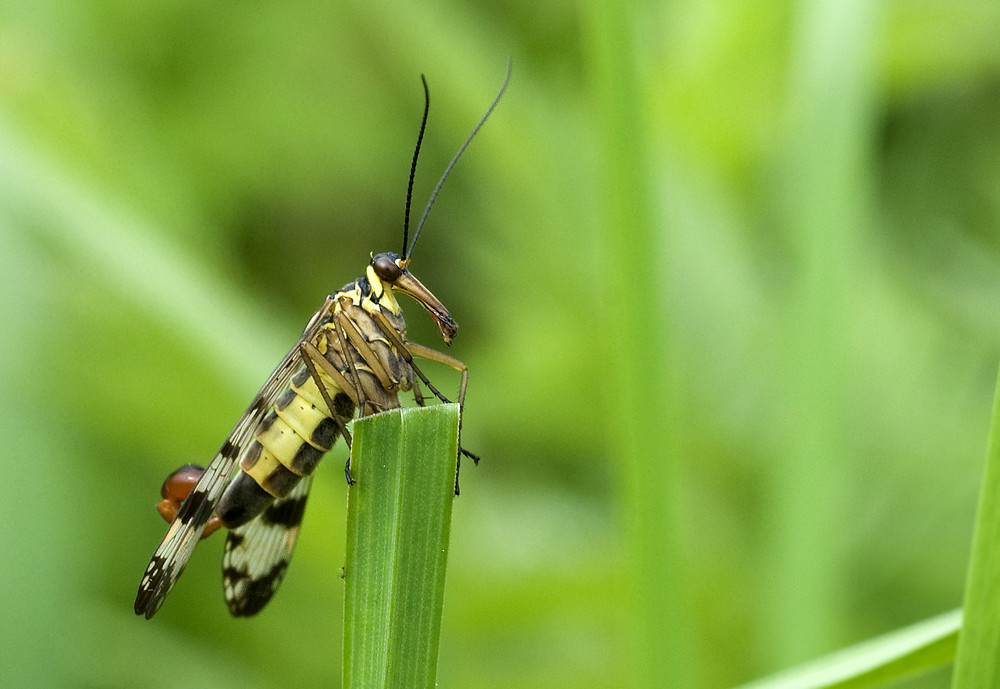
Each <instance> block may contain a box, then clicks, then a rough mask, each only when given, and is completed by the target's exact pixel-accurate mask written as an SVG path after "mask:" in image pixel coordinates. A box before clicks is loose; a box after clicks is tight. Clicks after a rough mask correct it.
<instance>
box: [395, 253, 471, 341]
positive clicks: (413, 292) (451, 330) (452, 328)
mask: <svg viewBox="0 0 1000 689" xmlns="http://www.w3.org/2000/svg"><path fill="white" fill-rule="evenodd" d="M391 284H392V289H393V291H396V292H402V293H403V294H405V295H407V296H410V297H413V299H415V300H416V301H417V302H418V303H419V304H420V305H421V306H423V307H424V308H425V309H427V311H428V312H429V313H430V314H431V316H433V317H434V321H435V322H436V323H437V326H438V330H440V331H441V337H443V338H444V341H445V342H447V343H448V344H451V341H452V340H453V339H454V338H455V335H457V334H458V323H456V322H455V319H454V318H452V317H451V314H450V313H448V309H446V308H445V306H444V304H442V303H441V301H440V300H439V299H438V298H437V297H435V296H434V295H433V294H432V293H431V291H430V290H429V289H427V288H426V287H424V286H423V284H422V283H421V282H420V280H418V279H417V278H415V277H414V276H413V274H412V273H411V272H410V271H408V270H405V269H402V270H400V271H399V276H398V277H397V278H396V279H395V280H394V281H393V282H392V283H391Z"/></svg>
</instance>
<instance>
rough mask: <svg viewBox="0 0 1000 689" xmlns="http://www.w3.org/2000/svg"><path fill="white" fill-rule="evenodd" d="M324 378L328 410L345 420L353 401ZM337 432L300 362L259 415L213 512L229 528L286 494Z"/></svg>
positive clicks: (351, 411) (314, 382)
mask: <svg viewBox="0 0 1000 689" xmlns="http://www.w3.org/2000/svg"><path fill="white" fill-rule="evenodd" d="M323 382H324V384H325V386H326V388H327V390H328V391H329V393H330V397H331V399H332V400H333V404H334V407H335V409H334V410H333V412H334V413H335V414H337V416H339V417H340V419H341V421H342V422H343V423H345V424H346V423H347V422H349V421H350V420H351V418H352V417H353V416H354V403H353V402H352V401H351V398H350V397H349V396H348V395H347V394H346V393H345V392H343V391H342V390H341V389H340V388H338V387H337V386H336V384H335V383H334V382H333V381H331V380H328V379H324V381H323ZM339 432H340V430H339V426H338V424H337V421H336V420H334V418H333V416H332V414H331V413H330V411H329V410H328V409H327V405H326V403H325V402H324V400H323V396H322V395H321V394H320V392H319V389H318V388H317V387H316V381H314V380H313V378H312V376H310V375H309V370H308V369H307V368H306V367H305V366H303V367H301V368H300V369H299V370H298V371H297V372H296V373H295V375H294V376H292V381H291V383H290V385H289V387H288V389H287V390H285V392H284V393H282V395H281V396H280V397H279V398H278V399H277V400H276V401H275V403H274V405H273V406H272V407H271V411H269V412H268V413H267V415H266V416H265V417H264V418H263V419H262V420H261V422H260V425H259V426H258V427H257V430H256V431H255V432H254V439H253V441H252V443H251V445H250V448H249V449H248V450H247V452H246V454H245V455H244V456H243V458H242V460H241V462H240V469H241V471H240V473H239V474H237V476H236V478H234V479H233V481H232V483H230V484H229V487H228V488H226V492H225V493H224V494H223V495H222V498H221V499H220V500H219V504H218V506H217V507H216V513H217V514H218V515H219V517H220V518H221V519H222V522H223V524H224V525H225V526H226V527H228V528H233V527H237V526H240V525H242V524H245V523H247V522H248V521H250V520H251V519H253V518H254V517H256V516H257V515H258V514H260V513H261V512H262V511H264V509H265V508H267V506H268V505H269V504H271V502H272V501H273V500H274V499H275V498H281V497H284V496H286V495H288V493H289V492H290V491H291V490H292V488H294V487H295V484H297V483H298V482H299V480H301V478H302V477H303V476H309V475H310V474H312V472H313V470H314V469H315V468H316V465H317V464H319V460H320V459H322V457H323V455H324V454H326V453H327V452H328V451H329V450H330V448H332V447H333V445H334V443H335V442H336V440H337V435H338V434H339Z"/></svg>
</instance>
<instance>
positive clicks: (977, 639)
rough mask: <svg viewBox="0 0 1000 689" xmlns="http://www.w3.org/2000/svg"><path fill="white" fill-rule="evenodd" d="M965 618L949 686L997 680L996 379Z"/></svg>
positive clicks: (966, 687)
mask: <svg viewBox="0 0 1000 689" xmlns="http://www.w3.org/2000/svg"><path fill="white" fill-rule="evenodd" d="M963 609H964V611H965V622H964V624H963V626H962V636H961V640H960V642H959V644H958V655H957V657H956V659H955V674H954V676H953V682H952V687H953V689H972V688H976V689H978V688H979V687H995V686H998V684H997V683H998V682H1000V378H998V381H997V387H996V392H995V393H994V400H993V416H992V419H991V420H990V437H989V443H988V447H987V452H986V468H985V470H984V473H983V485H982V488H981V490H980V495H979V510H978V512H977V514H976V526H975V530H974V531H973V537H972V556H971V558H970V560H969V572H968V576H967V578H966V590H965V605H964V608H963Z"/></svg>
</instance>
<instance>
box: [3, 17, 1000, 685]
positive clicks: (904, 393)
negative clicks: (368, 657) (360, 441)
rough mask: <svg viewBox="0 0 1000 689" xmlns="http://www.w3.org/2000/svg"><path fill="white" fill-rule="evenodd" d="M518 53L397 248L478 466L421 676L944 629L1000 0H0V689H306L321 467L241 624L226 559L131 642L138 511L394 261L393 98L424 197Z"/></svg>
mask: <svg viewBox="0 0 1000 689" xmlns="http://www.w3.org/2000/svg"><path fill="white" fill-rule="evenodd" d="M508 57H511V58H512V59H513V63H514V77H513V81H512V83H511V87H510V89H509V91H508V93H507V96H506V97H505V99H504V101H503V102H502V103H501V105H500V106H499V108H498V110H497V111H496V113H495V115H494V117H493V119H492V120H490V122H489V123H488V124H487V125H486V127H485V128H484V130H483V131H482V133H481V135H480V136H479V138H478V139H477V140H476V141H475V142H474V143H473V145H472V147H471V148H470V149H469V152H468V154H467V155H466V157H465V158H464V159H463V160H462V162H461V164H460V165H459V167H458V168H457V170H456V172H455V174H454V175H453V176H452V178H451V179H450V180H449V182H448V184H447V185H446V187H445V189H444V192H443V193H442V196H441V198H440V200H439V202H438V204H437V205H436V207H435V210H434V213H433V214H432V215H431V219H430V222H429V223H428V225H427V227H426V231H425V232H424V235H423V237H422V239H421V243H420V245H419V246H418V248H417V250H416V252H415V254H414V260H413V265H412V267H413V272H414V273H415V274H416V275H417V276H418V277H420V279H421V280H423V282H424V283H425V284H426V285H427V286H428V287H429V288H430V289H432V290H433V291H434V292H435V293H436V294H437V295H438V296H439V297H440V298H441V299H442V301H444V302H445V303H446V304H447V305H448V306H449V308H450V309H451V311H452V313H453V315H454V316H455V317H456V319H457V320H458V322H459V323H460V324H461V327H462V329H461V333H460V336H459V338H458V339H457V340H456V342H455V345H454V346H453V347H452V348H451V349H450V351H449V353H450V354H453V355H455V356H458V357H460V358H462V359H464V360H465V361H466V362H467V363H468V364H469V367H470V372H471V373H470V382H469V395H468V399H467V414H466V418H465V424H464V428H465V435H464V443H465V444H466V445H467V446H468V447H469V448H471V449H473V450H474V451H476V452H478V453H479V454H481V455H482V456H483V458H484V459H483V462H482V464H481V465H480V466H479V467H478V468H472V467H471V466H470V467H467V468H466V470H464V471H463V473H462V496H461V498H460V499H459V500H458V502H457V503H456V505H455V512H454V527H453V529H454V531H453V536H452V550H451V561H450V569H449V574H448V577H449V580H448V589H447V595H446V604H445V619H444V638H443V640H442V645H441V648H442V651H441V660H440V684H441V686H450V687H467V688H490V689H492V688H499V687H518V688H519V689H530V688H535V687H537V688H543V687H576V688H579V689H585V688H589V687H620V686H655V685H656V683H657V682H659V683H660V684H659V685H660V686H664V685H666V686H682V687H688V686H690V687H726V686H731V685H733V684H736V683H739V682H743V681H747V680H749V679H752V678H754V677H757V676H760V675H763V674H766V673H769V672H772V671H774V670H777V669H780V668H782V667H786V666H788V665H789V664H792V663H795V662H799V661H802V660H805V659H808V658H811V657H814V656H816V655H819V654H822V653H826V652H829V651H832V650H834V649H837V648H839V647H842V646H844V645H847V644H850V643H854V642H857V641H860V640H862V639H865V638H868V637H870V636H873V635H876V634H880V633H883V632H886V631H889V630H892V629H895V628H897V627H900V626H903V625H906V624H909V623H912V622H916V621H918V620H921V619H923V618H926V617H929V616H932V615H935V614H937V613H940V612H943V611H946V610H949V609H952V608H954V607H957V606H958V605H960V604H961V596H962V588H963V579H964V572H965V566H966V558H967V553H968V548H969V542H970V538H971V525H972V520H973V516H974V510H975V502H976V496H977V489H978V483H979V478H980V469H981V466H982V461H983V453H984V448H985V442H986V437H985V436H986V429H987V421H988V415H989V410H990V404H991V399H992V392H993V387H994V382H995V379H996V370H997V362H998V358H1000V232H998V228H1000V117H998V113H1000V3H997V2H995V0H950V1H946V0H920V1H917V2H886V3H867V2H860V1H857V0H844V1H843V2H833V1H832V0H817V1H813V2H808V1H804V2H797V3H788V2H744V3H738V2H724V1H709V2H705V1H704V0H698V1H690V0H688V1H678V2H671V3H643V2H637V3H631V4H627V5H626V4H625V3H615V2H611V1H610V0H607V1H605V2H594V3H571V2H558V1H554V0H548V1H544V0H543V1H542V2H502V3H487V2H477V3H458V2H453V1H452V0H432V1H430V2H422V3H419V4H417V3H401V2H377V1H376V2H369V3H363V4H354V3H341V2H327V3H319V2H291V3H254V4H243V3H212V4H208V3H191V2H176V1H173V2H156V1H155V0H154V1H153V2H146V3H125V2H86V1H83V2H69V3H67V2H51V0H40V1H38V2H34V3H31V4H27V3H18V2H11V1H10V0H0V287H2V290H0V294H2V298H0V309H2V312H0V324H2V325H0V331H2V332H0V384H2V386H3V387H2V390H3V393H4V395H3V396H4V402H3V404H4V407H3V410H2V411H3V413H2V416H0V418H2V422H0V424H2V426H0V430H2V432H3V433H4V437H6V438H7V442H5V444H4V445H5V451H4V452H3V455H2V457H3V458H2V460H0V461H2V462H3V464H2V466H3V470H4V474H5V475H6V476H7V479H6V482H5V483H6V485H7V486H8V488H9V490H7V491H6V492H5V495H4V499H3V500H2V503H0V504H2V507H0V513H2V515H3V518H4V521H3V528H2V534H3V535H2V543H3V553H4V555H3V558H2V561H0V591H2V594H0V595H2V599H3V610H4V621H3V623H2V624H0V648H2V649H3V650H2V651H0V667H3V668H4V670H3V674H4V684H5V686H11V687H176V686H179V685H181V684H183V685H185V686H196V687H197V686H213V687H243V688H246V687H265V686H269V687H270V686H287V687H293V686H294V687H319V686H336V685H337V683H338V682H339V676H340V641H339V636H340V626H341V605H342V596H343V588H342V587H343V584H342V581H341V579H340V578H339V571H340V567H341V565H342V563H343V552H344V550H343V549H344V545H343V538H344V505H345V493H346V490H345V486H344V481H343V474H342V472H341V466H342V462H343V459H344V454H343V449H339V452H336V453H334V454H333V455H332V456H331V458H330V459H328V460H327V461H326V462H325V463H324V468H323V469H321V470H320V471H319V474H318V479H317V481H316V483H315V484H314V489H313V497H312V499H311V501H310V507H309V510H308V513H307V516H306V519H305V527H304V529H303V531H302V536H301V539H300V544H299V548H298V550H297V553H296V556H295V560H294V564H293V565H292V568H291V570H290V572H289V575H288V577H287V579H286V582H285V584H284V585H283V587H282V589H281V591H280V593H279V594H278V595H277V597H276V599H275V600H274V602H273V603H272V604H271V605H270V606H269V608H268V609H267V610H266V611H265V612H264V613H262V615H261V616H260V617H258V618H256V619H254V620H252V621H249V622H248V621H242V620H241V621H236V620H232V619H230V618H229V616H228V614H227V613H226V610H225V607H224V605H223V603H222V599H221V586H220V574H219V560H220V557H221V548H222V545H221V539H218V538H216V539H212V540H211V541H208V542H206V543H204V544H202V546H201V547H200V548H199V550H198V552H197V553H196V555H195V557H194V558H193V559H192V561H191V565H190V566H189V568H188V569H187V573H186V575H185V576H184V578H183V579H182V580H181V582H180V584H179V585H178V586H177V588H176V589H175V590H174V592H173V593H172V594H171V596H170V598H169V600H168V602H167V604H166V605H165V607H164V609H163V610H162V612H161V613H160V614H159V615H158V616H157V617H156V618H155V619H154V620H153V621H152V622H146V621H144V620H141V619H138V618H135V617H134V616H133V614H132V610H131V608H132V601H133V597H134V593H135V589H136V586H137V584H138V581H139V578H140V575H141V573H142V571H143V568H144V567H145V564H146V562H147V559H148V557H149V555H150V554H151V552H152V550H153V548H154V547H155V545H156V544H157V543H158V541H159V539H160V538H161V536H162V534H163V531H164V528H165V525H164V524H163V523H162V522H161V521H159V517H158V516H157V515H156V513H155V511H154V510H153V505H154V504H155V502H156V500H157V499H158V491H159V485H160V482H161V481H162V479H163V477H164V476H165V475H166V473H168V472H169V471H170V470H172V469H173V468H175V467H176V466H178V465H179V464H181V463H185V462H191V461H194V462H206V461H208V459H209V458H210V457H211V455H212V453H213V452H214V451H215V450H216V449H217V447H218V445H219V444H220V442H221V441H222V439H223V438H224V437H225V434H226V432H227V431H228V429H229V428H230V427H231V425H232V423H233V422H234V421H235V420H236V418H237V417H238V416H239V414H240V413H241V412H242V410H243V409H244V407H245V406H246V404H247V403H248V401H249V399H250V398H251V396H252V395H253V393H254V392H255V391H256V389H257V388H258V386H259V385H260V384H261V383H262V381H263V380H264V379H265V377H266V376H267V374H268V373H269V372H270V370H271V368H272V367H273V366H274V365H275V364H276V363H277V361H278V360H279V359H280V358H281V356H282V355H283V354H284V353H285V351H287V349H288V347H289V346H290V345H291V344H292V343H293V342H294V341H295V339H296V337H297V336H298V334H299V332H300V331H301V328H302V327H303V325H304V324H305V322H306V321H307V319H308V318H309V316H310V315H311V314H312V313H313V311H314V310H315V309H316V308H318V307H319V305H320V304H321V303H322V301H323V299H324V297H325V295H326V294H327V293H329V292H331V291H334V290H336V289H337V288H339V287H340V286H342V285H343V284H345V283H346V282H348V281H350V280H352V279H354V278H355V277H357V276H358V275H359V274H360V273H361V271H362V270H363V268H364V265H365V263H366V261H367V257H368V254H369V252H370V251H383V250H398V246H399V243H400V226H401V216H402V207H403V197H404V191H405V183H406V175H407V172H408V169H409V161H410V156H411V151H412V144H413V140H414V137H415V134H416V130H417V127H418V124H419V118H420V112H421V107H422V94H421V89H420V82H419V75H420V73H424V74H426V76H427V79H428V81H429V84H430V89H431V99H432V106H431V115H430V122H429V128H428V134H427V137H426V143H425V146H424V153H423V158H422V160H421V167H420V170H419V174H418V184H417V189H416V193H415V204H416V205H417V206H418V207H421V206H422V204H423V202H424V200H425V199H426V198H427V195H428V193H429V191H430V189H431V188H432V187H433V184H434V183H435V182H436V180H437V176H438V175H439V174H440V171H441V170H442V169H443V168H444V166H445V165H446V163H447V161H448V159H449V158H450V156H451V155H452V154H453V153H454V151H455V150H456V149H457V147H458V146H459V144H460V143H461V141H462V139H463V138H464V137H465V135H466V134H467V132H468V131H469V130H470V129H471V127H472V125H473V124H474V123H475V121H476V119H477V118H478V117H479V115H480V114H481V113H482V111H483V110H484V109H485V107H486V106H487V104H488V103H489V101H490V99H491V98H492V96H493V94H494V93H495V91H496V89H497V88H498V87H499V85H500V81H501V79H502V76H503V70H504V66H505V64H506V61H507V58H508ZM406 306H407V305H406V304H404V309H406ZM407 314H408V315H409V323H410V335H411V337H412V338H413V339H415V340H417V341H420V342H423V343H425V344H431V345H435V346H437V345H438V344H439V343H440V339H439V337H438V335H437V332H436V329H435V328H434V326H433V324H432V323H431V322H430V319H428V318H427V317H426V315H425V314H423V313H422V312H421V311H420V310H419V309H414V308H410V309H409V310H408V311H407ZM430 373H433V374H434V376H435V378H436V379H438V380H441V381H442V384H443V385H444V387H445V388H446V389H453V387H454V385H456V384H457V379H456V378H455V377H454V376H451V377H449V372H448V371H447V370H443V371H439V370H431V371H430ZM449 386H451V387H449ZM16 481H17V482H19V483H17V484H16V485H15V482H16ZM947 682H948V674H947V670H940V671H937V672H935V673H933V674H931V675H929V676H925V677H923V678H919V679H916V680H914V681H911V682H910V683H908V684H906V686H907V687H921V688H923V687H940V686H946V685H947Z"/></svg>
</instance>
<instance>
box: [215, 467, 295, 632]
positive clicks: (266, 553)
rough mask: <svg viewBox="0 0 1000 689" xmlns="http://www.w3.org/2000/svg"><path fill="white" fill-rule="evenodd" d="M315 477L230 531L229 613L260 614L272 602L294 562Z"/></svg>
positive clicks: (226, 568) (225, 566)
mask: <svg viewBox="0 0 1000 689" xmlns="http://www.w3.org/2000/svg"><path fill="white" fill-rule="evenodd" d="M311 482H312V476H306V477H304V478H303V479H302V480H301V481H299V483H298V485H296V486H295V488H293V489H292V491H291V492H290V493H289V494H288V495H287V496H285V497H284V498H278V499H277V500H275V501H274V503H272V504H271V506H270V507H268V508H267V509H266V510H265V511H264V512H262V513H261V514H260V516H258V517H257V518H256V519H253V520H251V521H250V522H249V523H247V524H244V525H243V526H241V527H238V528H235V529H232V530H230V532H229V538H227V539H226V552H225V554H224V555H223V556H222V586H223V589H224V590H225V594H226V605H228V606H229V612H231V613H232V614H233V615H234V616H236V617H249V616H251V615H256V614H257V613H258V612H260V610H261V609H262V608H263V607H264V606H265V605H267V602H268V601H269V600H271V596H273V595H274V592H275V591H277V590H278V587H279V586H280V585H281V581H282V579H283V578H284V576H285V571H286V570H287V569H288V563H289V561H291V559H292V551H293V550H294V549H295V542H296V540H298V536H299V526H300V524H301V523H302V514H303V512H304V511H305V508H306V498H307V497H308V496H309V485H310V483H311Z"/></svg>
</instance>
